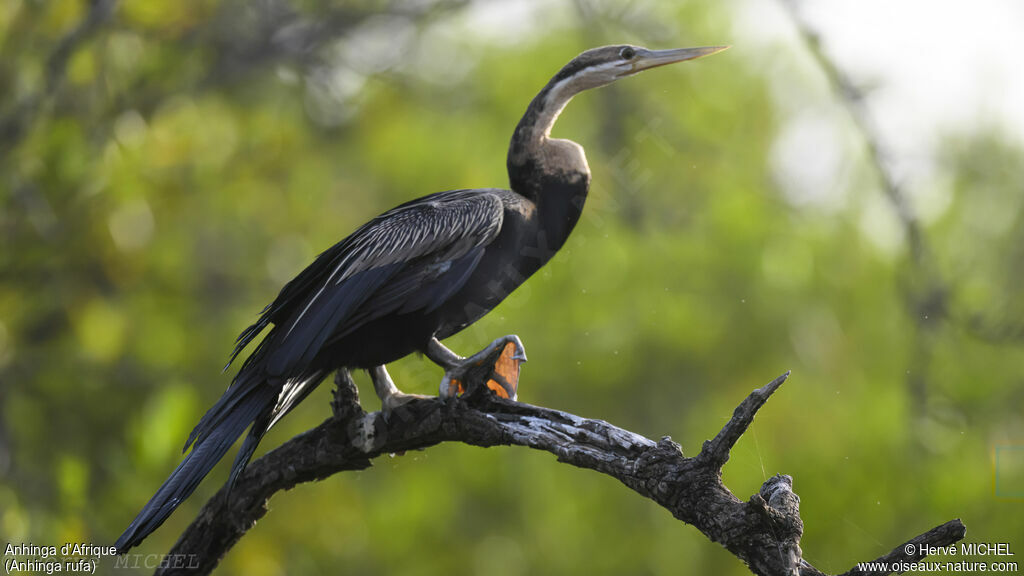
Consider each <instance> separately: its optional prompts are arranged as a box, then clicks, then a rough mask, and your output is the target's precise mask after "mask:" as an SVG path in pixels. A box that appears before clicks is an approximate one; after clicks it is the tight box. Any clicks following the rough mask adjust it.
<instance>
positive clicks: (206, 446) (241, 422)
mask: <svg viewBox="0 0 1024 576" xmlns="http://www.w3.org/2000/svg"><path fill="white" fill-rule="evenodd" d="M230 393H231V391H230V390H229V391H228V393H227V394H225V396H227V395H228V394H230ZM278 393H279V390H275V389H274V387H273V386H266V385H265V386H260V387H255V388H250V389H248V390H247V391H246V393H245V394H244V395H243V396H242V397H240V398H239V397H236V398H231V400H232V401H233V402H231V406H230V409H229V410H227V411H222V412H221V413H220V414H219V416H220V417H219V418H217V419H216V420H217V421H216V422H215V423H212V424H213V425H212V426H211V427H210V430H209V431H208V432H207V433H206V434H205V435H203V436H202V438H200V439H198V440H197V441H196V443H195V445H193V446H192V451H191V452H189V453H188V455H187V456H185V459H184V460H182V461H181V464H179V465H178V467H177V468H175V469H174V472H172V473H171V476H170V477H169V478H168V479H167V480H166V481H165V482H164V484H163V486H161V487H160V489H159V490H157V493H156V494H155V495H154V496H153V497H152V498H151V499H150V500H149V502H147V503H146V505H145V506H144V507H143V508H142V511H141V512H139V515H138V516H136V517H135V520H133V521H132V523H131V524H130V525H129V526H128V528H127V529H126V530H125V531H124V534H122V535H121V537H120V538H118V539H117V542H116V543H115V546H116V547H117V551H118V553H123V552H125V551H127V550H128V549H129V548H132V547H133V546H135V545H137V544H139V543H140V542H142V540H143V539H144V538H145V537H146V536H148V535H149V534H150V533H151V532H153V531H154V530H156V529H157V527H159V526H160V525H161V524H163V522H164V520H166V519H167V517H168V516H170V515H171V512H173V511H174V509H175V508H177V507H178V505H179V504H180V503H181V502H182V501H184V500H185V499H186V498H188V496H189V495H190V494H192V492H193V491H194V490H195V489H196V486H198V485H199V482H200V481H201V480H202V479H203V478H204V477H206V475H207V474H209V472H210V470H212V469H213V467H214V465H216V464H217V462H219V461H220V459H221V458H223V457H224V454H225V453H226V452H227V451H228V449H230V448H231V445H232V444H234V443H235V440H237V439H238V437H239V436H241V435H242V432H244V431H245V429H246V428H247V427H248V426H249V425H250V424H252V423H253V422H254V421H257V420H263V419H265V418H267V416H268V415H269V414H270V413H271V412H272V411H273V409H274V406H275V404H276V403H277V397H278ZM221 401H224V398H222V399H221ZM220 403H221V402H218V404H220ZM257 424H258V422H257ZM263 432H264V430H259V431H257V430H256V429H255V428H254V429H253V431H252V433H251V434H250V435H249V438H247V439H246V442H245V444H244V445H243V449H242V453H245V454H246V458H245V460H243V461H242V464H241V467H239V462H238V460H236V462H235V470H234V471H233V472H232V479H233V480H234V479H235V478H236V477H237V475H238V473H239V472H240V471H241V468H244V466H245V462H248V457H249V456H251V455H252V452H253V451H254V450H255V449H256V443H258V442H259V439H260V437H262V436H263ZM241 456H242V454H241V453H240V454H239V457H241Z"/></svg>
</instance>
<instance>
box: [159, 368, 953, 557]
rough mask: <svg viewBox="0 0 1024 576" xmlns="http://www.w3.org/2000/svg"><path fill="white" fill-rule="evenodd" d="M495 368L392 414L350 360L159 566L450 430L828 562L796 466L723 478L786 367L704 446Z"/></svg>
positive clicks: (773, 547) (712, 526)
mask: <svg viewBox="0 0 1024 576" xmlns="http://www.w3.org/2000/svg"><path fill="white" fill-rule="evenodd" d="M485 371H486V372H487V373H482V374H477V375H471V378H472V379H471V380H470V383H471V384H470V390H471V392H470V393H468V394H466V395H465V396H463V397H459V398H455V399H452V400H449V401H447V402H445V401H442V400H440V399H424V400H415V401H412V402H409V403H408V404H405V405H403V406H401V407H399V408H397V409H395V410H394V411H393V412H392V413H391V414H390V416H389V417H388V418H385V417H384V416H383V415H382V414H381V413H379V412H373V413H366V412H364V411H363V409H362V408H361V407H360V405H359V398H358V392H357V391H356V387H355V384H354V383H353V382H352V380H351V377H350V376H349V374H348V373H347V372H346V371H341V372H339V374H338V377H337V378H336V383H337V390H336V392H335V401H334V403H333V407H334V415H333V416H332V417H331V418H329V419H328V420H327V421H325V422H324V423H323V424H321V425H320V426H317V427H316V428H314V429H312V430H310V431H308V432H305V433H303V434H301V435H299V436H296V437H295V438H293V439H291V440H290V441H288V442H287V443H285V444H284V445H283V446H281V447H279V448H277V449H276V450H274V451H272V452H270V453H268V454H267V455H266V456H264V457H263V458H260V459H259V460H256V461H255V462H253V463H252V464H251V465H250V466H249V468H248V469H247V470H246V472H245V474H244V475H243V476H242V478H241V479H240V481H239V482H238V485H237V486H236V487H235V489H234V490H233V491H232V493H231V497H230V500H229V499H228V497H227V495H226V493H225V491H224V490H223V489H222V490H221V491H220V492H218V493H217V494H216V495H215V496H214V497H213V498H211V499H210V501H209V502H207V503H206V505H205V506H204V507H203V509H202V510H201V511H200V513H199V516H198V517H197V518H196V519H195V521H193V523H192V524H191V525H190V526H189V527H188V529H186V530H185V533H184V534H183V535H182V536H181V538H180V539H179V541H178V543H177V544H176V545H175V546H174V548H173V549H172V550H171V553H170V555H169V556H168V558H170V559H181V560H182V561H181V562H175V561H168V562H166V564H165V566H164V567H163V568H161V569H159V570H157V574H158V575H164V576H166V575H170V574H189V575H190V576H195V575H196V574H208V573H210V572H211V571H212V570H213V569H214V567H216V565H217V563H218V562H219V561H220V559H221V558H222V557H223V556H224V555H225V554H226V553H227V551H228V550H229V549H230V548H231V546H232V545H234V544H235V542H237V541H238V539H239V538H241V537H242V536H243V535H244V534H245V532H246V531H247V530H248V529H249V528H251V527H252V526H253V525H254V524H255V522H256V520H258V519H259V518H260V517H262V516H263V515H264V514H265V513H266V512H267V507H266V503H267V500H268V499H269V498H270V497H271V496H272V495H273V494H274V493H275V492H278V491H280V490H287V489H289V488H292V487H293V486H295V485H297V484H299V483H301V482H309V481H312V480H319V479H321V478H326V477H327V476H330V475H332V474H335V473H337V472H342V471H345V470H360V469H364V468H367V467H369V466H370V465H371V463H372V460H373V459H374V458H376V457H378V456H381V455H384V454H390V453H395V452H403V451H406V450H420V449H424V448H428V447H430V446H433V445H435V444H439V443H441V442H463V443H465V444H471V445H473V446H511V445H515V446H528V447H530V448H535V449H538V450H544V451H547V452H550V453H552V454H554V455H555V456H557V457H558V461H559V462H563V463H566V464H572V465H573V466H578V467H580V468H587V469H590V470H595V471H597V472H601V473H604V474H607V475H609V476H612V477H613V478H617V479H618V480H619V481H621V482H622V483H623V484H625V485H626V486H628V487H629V488H631V489H632V490H633V491H635V492H637V493H638V494H640V495H641V496H644V497H646V498H650V499H651V500H654V501H655V502H657V503H658V504H660V505H661V506H662V507H664V508H665V509H667V510H668V511H669V512H671V513H672V515H673V516H675V517H676V518H678V519H680V520H682V521H684V522H686V523H688V524H691V525H693V526H694V527H696V528H697V529H698V530H700V531H701V532H703V533H704V534H705V535H706V536H707V537H708V538H709V539H711V540H712V541H714V542H718V543H720V544H721V545H723V546H724V547H725V548H727V549H728V550H729V551H730V552H732V553H733V554H734V555H735V556H736V557H737V558H739V559H740V560H742V561H743V562H745V563H746V564H747V565H748V566H749V567H750V569H751V570H752V571H753V572H754V573H755V574H759V575H780V574H786V575H794V576H797V575H803V576H809V575H818V574H822V572H820V571H818V570H817V569H815V568H814V567H813V566H811V565H810V564H808V563H806V562H804V561H803V559H802V553H801V550H800V537H801V536H802V535H803V522H802V520H801V519H800V498H799V497H798V496H797V495H796V494H795V493H794V492H793V480H792V478H790V477H789V476H783V475H777V476H775V477H773V478H771V479H769V480H768V481H767V482H765V483H764V485H763V486H762V487H761V490H760V491H759V493H758V494H754V495H753V496H751V497H750V498H749V499H748V500H746V501H743V500H740V499H739V498H737V497H736V496H735V495H733V493H732V492H730V491H729V489H728V488H726V487H725V485H724V484H722V466H723V465H724V464H725V462H726V460H728V457H729V451H730V450H731V449H732V446H733V445H734V444H735V443H736V441H737V440H738V439H739V438H740V436H741V435H742V434H743V432H744V431H745V430H746V429H747V427H748V426H749V425H750V423H751V422H752V421H753V418H754V415H755V414H756V413H757V410H758V409H760V408H761V406H763V405H764V403H765V402H766V401H767V400H768V398H769V397H770V396H771V394H772V393H774V392H775V391H776V390H778V388H779V387H780V386H781V385H782V383H783V382H785V380H786V378H787V376H788V375H789V373H788V372H787V373H786V374H783V375H782V376H780V377H778V378H776V379H775V380H773V381H772V382H770V383H769V384H767V385H766V386H764V387H763V388H759V389H757V390H754V391H753V392H752V393H751V394H750V396H748V397H747V398H746V399H745V400H744V401H743V402H742V403H741V404H740V405H739V407H737V408H736V411H735V412H734V413H733V416H732V418H731V419H730V420H729V422H727V423H726V425H725V426H724V427H723V428H722V430H721V432H719V433H718V435H717V436H715V438H714V439H712V440H709V441H707V442H705V443H704V446H703V449H702V450H701V452H700V453H699V454H697V455H696V456H695V457H686V456H684V455H683V452H682V450H681V449H680V447H679V445H678V444H676V443H675V442H673V441H672V440H671V439H669V438H668V437H667V436H666V437H663V438H662V439H661V440H659V441H657V442H655V441H654V440H651V439H649V438H646V437H644V436H641V435H639V434H635V433H633V432H630V431H628V430H623V429H622V428H618V427H616V426H613V425H611V424H609V423H607V422H603V421H601V420H590V419H587V418H581V417H579V416H575V415H572V414H569V413H566V412H560V411H558V410H552V409H550V408H543V407H540V406H533V405H530V404H524V403H520V402H513V401H509V400H503V399H501V398H497V397H495V396H493V395H492V394H491V393H489V392H487V390H486V387H484V386H480V385H479V382H483V381H485V379H486V378H487V377H488V376H489V369H487V370H485ZM473 381H475V382H476V383H477V384H476V386H473V385H472V382H473ZM963 535H964V527H963V524H961V523H960V521H959V520H953V521H951V522H949V523H947V524H944V525H942V526H940V527H938V528H936V529H934V530H932V531H930V532H927V533H925V534H922V535H921V536H918V537H917V538H915V539H914V540H912V542H915V543H917V544H924V543H927V544H928V545H929V546H948V545H949V544H952V543H954V542H956V541H958V540H960V539H961V538H963ZM920 548H921V547H920V546H919V547H918V549H920ZM902 549H903V547H901V548H899V549H897V550H894V554H895V553H898V552H899V550H902ZM889 556H892V554H890V555H889ZM889 556H886V557H883V558H889ZM899 559H902V560H907V561H917V560H920V558H911V557H900V558H899ZM853 573H854V572H850V573H849V574H853Z"/></svg>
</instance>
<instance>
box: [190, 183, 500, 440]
mask: <svg viewBox="0 0 1024 576" xmlns="http://www.w3.org/2000/svg"><path fill="white" fill-rule="evenodd" d="M503 214H504V209H503V204H502V200H501V198H500V197H499V195H498V194H496V193H492V192H491V191H490V190H451V191H447V192H439V193H436V194H432V195H430V196H425V197H423V198H420V199H418V200H414V201H412V202H408V203H406V204H403V205H401V206H399V207H397V208H395V209H393V210H390V211H388V212H385V213H384V214H381V215H380V216H378V217H376V218H374V219H373V220H371V221H370V222H368V223H367V224H365V225H363V226H362V227H360V228H359V229H358V230H356V231H355V232H353V233H352V234H351V235H350V236H349V237H347V238H345V239H344V240H342V241H341V242H339V243H338V244H335V245H334V246H332V247H331V248H329V249H328V250H326V251H325V252H323V253H322V254H320V256H318V257H317V259H316V260H315V261H314V262H313V263H312V264H311V265H310V266H309V267H307V268H306V269H305V270H303V271H302V272H301V273H300V274H299V275H298V276H296V277H295V278H294V279H293V280H292V281H290V282H289V283H288V284H286V285H285V287H284V288H283V289H282V290H281V293H280V294H279V295H278V296H277V298H276V299H275V300H274V302H273V303H271V304H270V305H269V306H267V307H266V308H265V309H264V310H263V312H262V314H261V316H260V319H259V320H258V321H256V323H254V324H253V325H252V326H250V327H249V328H247V329H246V330H245V331H243V332H242V334H241V335H240V336H239V337H238V342H237V344H236V346H235V349H234V351H233V353H232V356H231V358H232V360H233V359H234V358H235V357H236V356H237V355H238V354H239V352H241V351H242V349H244V348H245V347H246V345H247V344H249V343H250V342H251V341H252V340H253V339H254V338H255V337H256V336H257V335H258V334H259V333H260V332H261V331H262V330H263V329H264V328H266V327H267V326H268V325H270V324H274V327H273V329H272V330H271V331H270V332H269V333H268V334H267V336H266V337H265V338H264V339H263V341H262V342H260V344H259V346H258V347H257V348H256V350H255V351H254V352H253V353H252V354H251V355H250V356H249V358H248V359H247V360H246V361H245V363H244V364H243V366H242V369H241V370H240V371H239V373H238V375H237V376H236V377H235V379H234V381H233V382H232V388H239V387H241V388H247V387H249V386H256V385H259V383H261V381H263V379H264V378H267V377H270V378H275V379H278V380H281V381H289V382H291V381H306V380H308V377H309V374H307V373H306V372H307V371H308V370H309V366H310V363H311V361H312V360H313V358H314V357H315V356H316V354H317V352H319V351H320V349H321V348H322V347H323V346H324V344H325V343H326V342H327V341H328V340H329V339H331V338H339V337H341V336H344V335H345V334H348V333H351V332H352V331H354V330H356V329H358V328H359V327H360V326H362V325H364V324H366V323H367V322H370V321H372V320H374V319H376V318H379V317H381V316H384V315H386V314H389V313H393V312H401V313H407V312H411V311H414V310H425V311H430V310H432V309H434V308H436V307H438V306H440V305H441V304H443V303H444V301H445V300H447V298H448V297H450V296H451V295H452V294H454V293H455V292H456V291H458V289H459V288H461V287H462V286H463V285H464V284H465V282H466V280H467V279H468V278H469V276H470V274H471V273H472V271H473V270H474V269H475V268H476V265H477V263H479V261H480V258H481V257H482V256H483V253H484V251H485V249H486V247H487V245H488V244H490V242H491V241H492V240H494V238H495V236H497V234H498V232H499V231H500V230H501V225H502V221H503ZM229 364H230V362H229ZM253 372H261V373H262V374H261V376H262V377H253V376H255V374H253ZM285 387H286V388H287V384H285ZM230 392H231V390H229V393H226V394H225V395H224V397H222V398H221V400H220V401H219V402H218V403H217V405H215V406H214V407H213V408H211V410H210V411H209V412H208V413H207V414H206V416H204V417H203V420H202V421H201V422H200V423H199V425H198V426H196V429H195V430H194V431H193V433H192V435H191V436H190V437H189V441H188V442H187V443H186V448H187V447H188V446H189V445H191V444H192V441H193V440H197V439H201V438H203V437H204V436H205V435H206V434H207V433H208V432H209V430H210V429H212V427H213V426H215V424H216V422H217V421H218V420H219V418H218V416H219V414H224V413H226V412H227V411H228V410H230V409H231V408H232V406H233V402H232V401H231V399H230V398H228V397H229V396H234V397H235V398H241V397H242V396H243V393H244V392H245V390H235V392H236V394H233V395H232V394H230ZM290 392H291V391H289V390H287V389H286V390H285V391H284V393H282V399H283V398H286V397H294V396H293V395H291V394H290ZM303 396H304V395H303ZM300 398H301V397H300ZM222 403H223V405H222ZM288 404H289V405H288V406H278V407H277V409H276V410H275V412H277V413H278V417H279V416H280V415H281V414H283V413H284V412H286V411H287V410H288V409H290V408H291V406H293V405H294V404H295V403H294V402H288Z"/></svg>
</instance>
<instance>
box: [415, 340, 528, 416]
mask: <svg viewBox="0 0 1024 576" xmlns="http://www.w3.org/2000/svg"><path fill="white" fill-rule="evenodd" d="M425 353H426V355H427V358H430V359H431V360H432V361H433V362H434V363H435V364H437V365H438V366H440V367H442V368H444V377H443V378H441V389H440V391H439V394H440V395H441V397H442V398H451V397H453V396H457V395H459V394H462V393H464V392H470V390H467V389H466V383H467V381H468V380H467V376H469V375H470V373H471V371H472V370H474V369H481V368H483V369H487V370H489V371H490V373H489V374H487V375H486V376H488V379H487V387H488V388H490V389H491V391H492V392H494V393H495V394H497V395H498V396H501V397H502V398H509V399H512V400H515V399H516V390H517V389H518V388H519V365H520V364H521V363H523V362H526V349H525V348H523V342H522V341H521V340H519V336H516V335H514V334H513V335H509V336H502V337H501V338H498V339H497V340H495V341H494V342H491V343H490V344H489V345H488V346H487V347H486V348H484V349H483V350H481V351H479V352H477V353H476V354H474V355H472V356H470V357H469V358H463V357H462V356H459V355H458V354H456V353H455V352H452V351H451V350H449V349H448V348H447V347H446V346H445V345H444V344H441V342H440V341H439V340H438V339H437V338H431V339H430V342H429V343H428V344H427V349H426V351H425ZM485 363H490V364H491V366H485Z"/></svg>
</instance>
